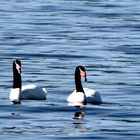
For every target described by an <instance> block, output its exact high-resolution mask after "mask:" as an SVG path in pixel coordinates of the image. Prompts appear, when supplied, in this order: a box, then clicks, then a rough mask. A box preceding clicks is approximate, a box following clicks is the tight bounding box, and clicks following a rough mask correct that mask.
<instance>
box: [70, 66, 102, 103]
mask: <svg viewBox="0 0 140 140" xmlns="http://www.w3.org/2000/svg"><path fill="white" fill-rule="evenodd" d="M81 77H85V81H87V79H86V69H85V68H84V67H83V66H77V67H76V69H75V86H76V90H74V91H73V92H72V93H71V94H70V95H69V96H68V98H67V101H68V102H69V103H71V104H73V105H82V104H87V103H91V104H100V103H102V99H101V96H100V94H99V92H98V91H97V90H94V89H90V88H83V86H82V83H81Z"/></svg>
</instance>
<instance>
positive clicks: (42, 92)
mask: <svg viewBox="0 0 140 140" xmlns="http://www.w3.org/2000/svg"><path fill="white" fill-rule="evenodd" d="M46 95H47V90H46V88H41V87H38V86H37V85H25V86H22V79H21V61H20V60H18V59H16V60H15V61H13V86H12V88H11V91H10V101H12V102H13V103H14V104H18V103H21V100H45V99H46Z"/></svg>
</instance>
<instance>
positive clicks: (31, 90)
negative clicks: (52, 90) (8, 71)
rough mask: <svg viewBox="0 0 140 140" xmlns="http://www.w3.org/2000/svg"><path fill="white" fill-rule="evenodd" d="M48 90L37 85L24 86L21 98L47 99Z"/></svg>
mask: <svg viewBox="0 0 140 140" xmlns="http://www.w3.org/2000/svg"><path fill="white" fill-rule="evenodd" d="M46 95H47V90H46V89H45V88H41V87H38V86H36V85H26V86H22V91H21V99H22V100H45V99H46Z"/></svg>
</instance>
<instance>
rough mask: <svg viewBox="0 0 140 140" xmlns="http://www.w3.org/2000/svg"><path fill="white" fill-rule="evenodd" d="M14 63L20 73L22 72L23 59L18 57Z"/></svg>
mask: <svg viewBox="0 0 140 140" xmlns="http://www.w3.org/2000/svg"><path fill="white" fill-rule="evenodd" d="M14 65H15V68H16V70H17V71H18V73H19V74H20V73H21V61H20V60H18V59H16V60H15V61H14Z"/></svg>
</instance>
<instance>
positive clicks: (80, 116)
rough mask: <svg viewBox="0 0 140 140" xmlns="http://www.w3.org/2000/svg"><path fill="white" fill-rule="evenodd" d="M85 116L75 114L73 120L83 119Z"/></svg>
mask: <svg viewBox="0 0 140 140" xmlns="http://www.w3.org/2000/svg"><path fill="white" fill-rule="evenodd" d="M85 114H86V113H85V112H76V113H75V114H74V116H73V119H83V118H84V116H85Z"/></svg>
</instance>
